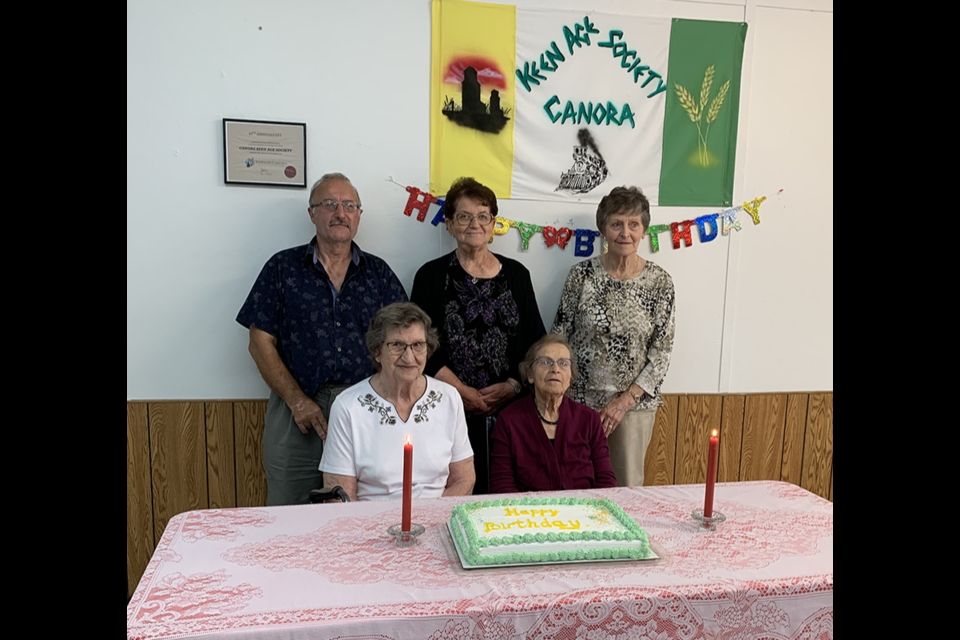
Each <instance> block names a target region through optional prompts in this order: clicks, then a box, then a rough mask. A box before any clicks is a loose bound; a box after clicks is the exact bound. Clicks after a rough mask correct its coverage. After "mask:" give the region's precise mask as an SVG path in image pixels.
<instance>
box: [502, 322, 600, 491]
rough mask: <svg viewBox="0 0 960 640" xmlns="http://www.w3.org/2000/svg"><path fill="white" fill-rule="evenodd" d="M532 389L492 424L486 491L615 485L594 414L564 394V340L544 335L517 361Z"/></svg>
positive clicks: (570, 364)
mask: <svg viewBox="0 0 960 640" xmlns="http://www.w3.org/2000/svg"><path fill="white" fill-rule="evenodd" d="M520 376H521V377H522V378H523V379H524V380H525V381H526V382H527V383H529V384H532V385H533V393H532V394H529V395H527V396H525V397H523V398H521V399H520V400H517V401H516V402H514V403H513V404H511V405H510V406H509V407H507V408H506V409H504V410H503V412H502V413H501V414H500V417H499V418H498V419H497V424H496V426H495V427H494V428H493V435H492V437H491V441H492V449H493V453H492V457H491V461H490V492H491V493H513V492H519V491H555V490H561V489H592V488H600V487H615V486H617V477H616V476H615V475H614V473H613V468H612V467H611V466H610V451H609V449H608V448H607V437H606V436H605V435H604V434H603V427H602V426H601V424H600V414H599V413H597V412H596V411H594V410H593V409H591V408H590V407H587V406H586V405H582V404H580V403H579V402H575V401H573V400H571V399H570V398H567V397H565V396H564V393H566V391H567V389H568V388H569V387H570V384H571V383H572V382H573V381H574V380H575V379H576V377H577V364H576V361H575V360H574V358H573V354H572V352H571V351H570V347H569V346H568V345H567V342H566V340H564V339H563V338H561V337H560V336H558V335H556V334H552V333H551V334H547V335H545V336H544V337H542V338H541V339H540V340H538V341H537V342H536V343H534V345H533V346H532V347H530V350H529V351H527V356H526V357H525V358H524V360H523V362H522V363H521V364H520Z"/></svg>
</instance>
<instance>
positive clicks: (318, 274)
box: [237, 238, 407, 397]
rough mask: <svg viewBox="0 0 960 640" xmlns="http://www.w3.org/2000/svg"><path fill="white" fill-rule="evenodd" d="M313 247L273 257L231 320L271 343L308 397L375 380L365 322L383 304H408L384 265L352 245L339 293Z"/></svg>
mask: <svg viewBox="0 0 960 640" xmlns="http://www.w3.org/2000/svg"><path fill="white" fill-rule="evenodd" d="M316 242H317V240H316V238H313V239H311V240H310V242H309V244H307V245H302V246H299V247H293V248H292V249H286V250H284V251H280V252H279V253H276V254H274V256H273V257H272V258H270V260H268V261H267V264H265V265H264V267H263V269H262V270H261V271H260V275H259V276H258V277H257V281H256V282H255V283H254V285H253V289H251V291H250V295H248V296H247V299H246V301H245V302H244V303H243V307H241V309H240V313H238V314H237V322H239V323H240V324H241V325H243V326H244V327H247V328H248V329H249V328H250V327H256V328H257V329H260V330H261V331H266V332H267V333H269V334H270V335H272V336H273V337H275V338H276V339H277V351H278V352H279V354H280V359H281V360H283V363H284V364H285V365H286V367H287V369H289V370H290V373H291V375H293V377H294V379H295V380H296V381H297V384H299V385H300V388H301V389H302V390H303V392H304V393H305V394H307V395H308V396H310V397H313V396H314V395H315V394H316V392H317V390H319V389H320V387H321V386H323V385H324V384H327V383H337V384H351V385H352V384H356V383H357V382H360V381H361V380H363V379H364V378H366V377H368V376H371V375H373V373H374V371H375V369H374V367H373V362H372V361H371V360H370V350H369V349H368V348H367V343H366V335H367V329H368V328H369V326H370V320H371V319H372V318H373V315H374V314H375V313H376V312H377V311H378V310H379V309H380V308H381V307H383V306H384V305H388V304H390V303H392V302H406V301H407V293H406V291H404V289H403V285H402V284H401V283H400V280H399V279H398V278H397V276H396V274H395V273H394V272H393V270H392V269H391V268H390V267H389V265H387V263H386V262H384V261H383V260H382V259H381V258H378V257H377V256H375V255H373V254H370V253H366V252H364V251H361V250H360V248H359V247H357V245H356V244H355V243H353V244H352V248H353V259H352V260H351V261H350V264H349V266H348V267H347V274H346V276H345V277H344V279H343V284H341V285H340V292H339V293H337V292H336V290H335V289H334V287H333V283H332V282H331V281H330V278H329V277H328V276H327V272H326V270H324V268H323V265H322V264H321V263H320V262H319V261H318V260H316V259H315V248H316Z"/></svg>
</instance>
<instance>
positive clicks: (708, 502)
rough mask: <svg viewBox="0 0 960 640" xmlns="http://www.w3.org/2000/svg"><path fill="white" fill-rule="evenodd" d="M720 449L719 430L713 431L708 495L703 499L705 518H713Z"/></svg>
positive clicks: (709, 459) (708, 471)
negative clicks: (714, 491)
mask: <svg viewBox="0 0 960 640" xmlns="http://www.w3.org/2000/svg"><path fill="white" fill-rule="evenodd" d="M719 447H720V440H719V439H718V438H717V430H716V429H714V430H713V434H712V435H711V436H710V453H709V455H708V457H707V493H706V495H705V496H704V498H703V517H704V518H712V517H713V485H714V483H716V481H717V450H718V449H719Z"/></svg>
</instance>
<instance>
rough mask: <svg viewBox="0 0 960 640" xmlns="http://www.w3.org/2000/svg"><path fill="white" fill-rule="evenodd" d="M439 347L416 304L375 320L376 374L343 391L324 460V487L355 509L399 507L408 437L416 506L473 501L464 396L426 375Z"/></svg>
mask: <svg viewBox="0 0 960 640" xmlns="http://www.w3.org/2000/svg"><path fill="white" fill-rule="evenodd" d="M437 345H438V341H437V332H436V330H435V329H433V328H432V327H431V326H430V317H429V316H428V315H427V314H426V313H424V312H423V310H422V309H420V307H418V306H417V305H415V304H413V303H412V302H395V303H393V304H390V305H387V306H385V307H383V308H382V309H380V310H379V311H378V312H377V313H376V314H375V315H374V316H373V320H371V321H370V330H369V331H367V347H368V348H369V349H370V357H371V358H372V359H373V362H374V367H375V368H376V369H377V373H375V374H374V375H373V376H371V377H370V378H368V379H366V380H364V381H362V382H359V383H357V384H355V385H353V386H352V387H349V388H348V389H346V390H344V391H343V392H342V393H341V394H340V395H339V396H337V399H336V400H335V401H334V403H333V406H332V407H331V408H330V426H329V429H328V431H327V440H326V443H325V444H324V447H323V458H322V459H321V460H320V471H322V472H323V485H324V486H325V487H333V486H335V485H340V486H341V487H343V488H344V490H345V491H346V492H347V495H348V496H349V497H350V500H351V501H356V500H358V499H359V500H391V499H397V500H399V499H400V497H401V496H402V492H403V445H404V443H405V442H406V437H407V436H408V435H409V436H410V441H411V443H412V444H413V447H414V456H413V497H414V498H421V497H422V498H432V497H438V496H466V495H470V492H471V491H472V490H473V483H474V479H475V475H474V470H473V449H471V448H470V440H469V438H468V437H467V421H466V419H465V418H464V412H463V402H462V401H461V400H460V394H458V393H457V390H456V389H455V388H453V387H452V386H450V385H448V384H446V383H444V382H440V381H439V380H436V379H434V378H430V377H427V376H425V375H423V367H424V365H425V364H426V362H427V358H429V357H430V355H431V354H432V353H433V352H434V351H435V350H436V349H437Z"/></svg>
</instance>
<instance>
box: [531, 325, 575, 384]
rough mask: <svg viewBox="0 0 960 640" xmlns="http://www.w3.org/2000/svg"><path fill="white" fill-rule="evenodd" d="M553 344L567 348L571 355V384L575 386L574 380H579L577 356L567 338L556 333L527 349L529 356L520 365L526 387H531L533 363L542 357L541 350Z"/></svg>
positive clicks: (548, 335) (544, 337) (546, 336)
mask: <svg viewBox="0 0 960 640" xmlns="http://www.w3.org/2000/svg"><path fill="white" fill-rule="evenodd" d="M551 344H559V345H561V346H564V347H566V348H567V352H568V353H569V354H570V384H573V382H574V380H576V379H577V354H575V353H574V352H573V349H571V348H570V344H569V343H568V342H567V340H566V338H564V337H563V336H561V335H557V334H556V333H548V334H547V335H545V336H543V337H542V338H540V339H539V340H537V341H536V342H534V343H533V344H532V345H530V348H529V349H527V355H525V356H524V357H523V362H521V363H520V377H521V378H522V380H521V382H522V383H523V384H524V385H526V386H530V382H529V379H530V372H531V371H532V370H533V361H534V360H536V359H537V358H539V357H540V351H541V349H543V348H544V347H546V346H547V345H551Z"/></svg>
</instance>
